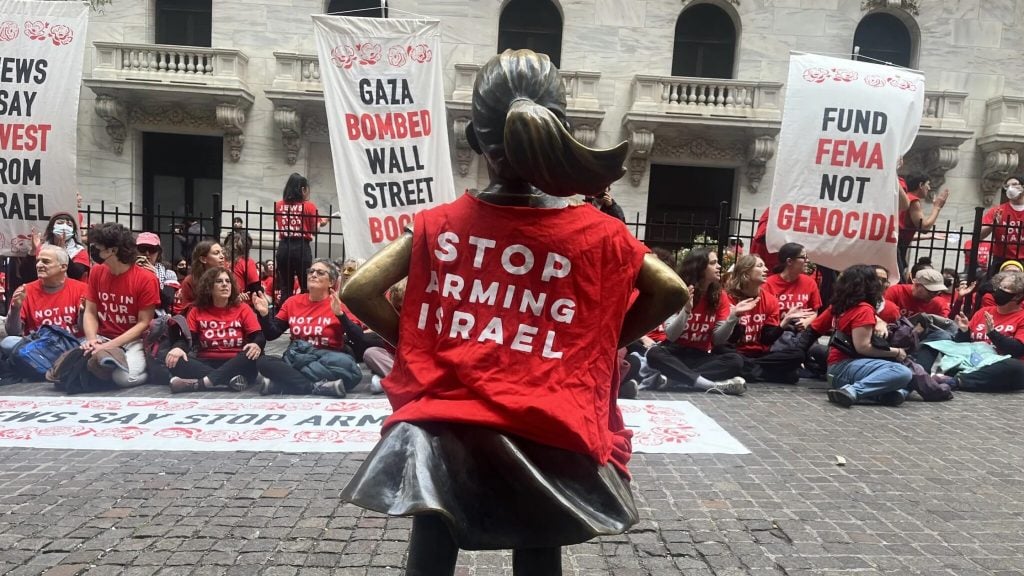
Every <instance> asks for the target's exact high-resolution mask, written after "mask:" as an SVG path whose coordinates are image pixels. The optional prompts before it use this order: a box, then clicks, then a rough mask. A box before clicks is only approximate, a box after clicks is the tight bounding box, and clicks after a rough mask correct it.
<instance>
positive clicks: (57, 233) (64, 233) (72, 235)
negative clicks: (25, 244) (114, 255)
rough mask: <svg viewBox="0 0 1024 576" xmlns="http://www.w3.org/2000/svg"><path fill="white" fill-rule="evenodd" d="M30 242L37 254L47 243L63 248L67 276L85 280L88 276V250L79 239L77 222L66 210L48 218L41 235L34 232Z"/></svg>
mask: <svg viewBox="0 0 1024 576" xmlns="http://www.w3.org/2000/svg"><path fill="white" fill-rule="evenodd" d="M32 244H33V246H34V248H35V253H36V254H37V255H38V254H39V251H40V249H41V248H42V247H43V246H45V245H47V244H49V245H52V246H56V247H58V248H63V249H64V250H65V251H67V253H68V258H69V259H70V262H69V263H68V270H67V275H68V278H72V279H74V280H85V279H86V278H87V277H88V276H89V251H88V250H87V249H86V247H85V245H83V244H82V242H81V241H80V240H79V236H78V224H77V223H76V222H75V217H74V216H72V215H71V214H70V213H68V212H57V213H56V214H54V215H53V217H51V218H50V222H49V223H48V224H47V225H46V230H44V231H43V234H42V236H40V235H38V234H34V235H33V236H32Z"/></svg>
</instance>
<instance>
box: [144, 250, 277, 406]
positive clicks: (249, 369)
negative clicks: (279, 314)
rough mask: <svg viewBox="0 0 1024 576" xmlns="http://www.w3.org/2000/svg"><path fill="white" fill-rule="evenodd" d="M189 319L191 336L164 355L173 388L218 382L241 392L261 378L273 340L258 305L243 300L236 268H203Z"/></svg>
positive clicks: (194, 387) (201, 386)
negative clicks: (265, 330) (259, 367)
mask: <svg viewBox="0 0 1024 576" xmlns="http://www.w3.org/2000/svg"><path fill="white" fill-rule="evenodd" d="M186 321H187V323H188V329H189V332H191V342H189V341H187V340H184V339H180V340H178V341H176V342H175V343H174V347H173V348H171V350H170V351H168V352H167V356H166V358H165V359H164V364H165V365H166V366H167V369H168V370H170V371H171V374H172V375H173V378H171V382H170V385H171V392H173V393H178V392H190V391H195V390H206V389H209V388H214V387H218V386H226V387H228V388H230V389H232V390H235V391H236V392H241V391H242V390H245V388H246V387H247V386H248V385H249V384H251V383H253V382H255V381H256V376H257V371H256V361H257V360H258V359H259V358H260V356H262V355H263V348H264V346H266V344H267V340H266V338H264V337H263V331H262V328H261V327H260V321H259V320H257V319H256V314H255V313H254V312H253V311H252V308H251V307H249V305H248V304H244V303H242V302H241V301H240V299H239V291H238V286H237V285H236V284H235V279H234V278H233V276H232V273H231V271H229V270H227V269H225V268H211V269H209V270H207V271H206V272H205V273H203V276H202V277H201V278H200V279H199V283H198V284H197V285H196V299H195V303H194V304H193V306H192V307H191V308H189V311H188V315H187V316H186ZM190 344H191V345H190Z"/></svg>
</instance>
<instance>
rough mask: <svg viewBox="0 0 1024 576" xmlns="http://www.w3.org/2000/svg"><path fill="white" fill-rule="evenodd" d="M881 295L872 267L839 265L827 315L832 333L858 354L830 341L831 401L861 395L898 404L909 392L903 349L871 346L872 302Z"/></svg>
mask: <svg viewBox="0 0 1024 576" xmlns="http://www.w3.org/2000/svg"><path fill="white" fill-rule="evenodd" d="M881 300H882V283H881V282H879V280H878V275H877V274H876V273H875V269H874V267H873V266H867V265H863V264H857V265H854V266H851V267H849V268H847V269H846V270H843V273H842V274H840V275H839V278H838V279H837V280H836V287H835V292H834V293H833V297H832V306H831V311H832V317H833V318H834V320H833V323H834V327H835V330H836V332H837V334H834V335H833V342H834V341H835V338H836V337H837V336H840V337H842V336H845V338H846V339H847V340H848V341H849V342H850V343H851V344H852V346H853V348H854V349H855V350H856V352H857V354H858V355H859V356H858V357H855V358H851V357H850V356H847V355H846V354H845V353H844V352H843V351H842V350H840V349H839V348H838V347H836V346H835V345H834V344H833V345H830V346H829V352H828V379H829V383H830V384H831V385H832V389H831V390H829V391H828V399H829V401H830V402H834V403H836V404H839V405H840V406H844V407H847V408H849V407H850V406H852V405H854V404H855V403H857V402H859V401H860V400H874V401H877V402H878V403H880V404H886V405H889V406H898V405H899V404H902V403H903V401H904V400H905V399H906V398H907V395H908V394H909V393H910V391H909V388H908V386H909V384H910V379H911V378H912V377H913V374H912V373H911V371H910V368H907V367H906V366H904V365H903V364H902V362H903V361H905V360H906V359H907V351H906V350H904V349H902V348H888V347H886V348H885V349H881V348H875V347H874V346H872V343H871V336H872V333H873V331H874V329H875V323H876V318H875V306H876V303H877V302H880V301H881Z"/></svg>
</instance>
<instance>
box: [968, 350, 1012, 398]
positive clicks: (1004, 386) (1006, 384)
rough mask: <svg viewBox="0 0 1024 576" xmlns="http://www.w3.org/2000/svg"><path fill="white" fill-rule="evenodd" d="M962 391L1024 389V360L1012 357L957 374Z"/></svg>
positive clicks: (1010, 390) (1009, 390)
mask: <svg viewBox="0 0 1024 576" xmlns="http://www.w3.org/2000/svg"><path fill="white" fill-rule="evenodd" d="M957 380H959V381H960V388H958V390H960V391H962V392H1012V391H1014V390H1021V389H1024V362H1021V361H1020V360H1016V359H1014V358H1010V359H1007V360H1002V361H1000V362H996V363H995V364H989V365H988V366H984V367H982V368H979V369H977V370H975V371H974V372H971V373H969V374H960V375H959V376H957Z"/></svg>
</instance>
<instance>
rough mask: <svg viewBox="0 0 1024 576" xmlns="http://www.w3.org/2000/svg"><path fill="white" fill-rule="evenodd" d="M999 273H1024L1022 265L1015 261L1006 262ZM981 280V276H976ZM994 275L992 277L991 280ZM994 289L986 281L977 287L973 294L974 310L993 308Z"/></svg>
mask: <svg viewBox="0 0 1024 576" xmlns="http://www.w3.org/2000/svg"><path fill="white" fill-rule="evenodd" d="M999 272H1024V265H1022V264H1021V263H1020V262H1018V261H1016V260H1007V261H1005V262H1003V263H1002V264H1001V265H1000V266H999ZM997 274H998V272H997ZM978 277H979V278H981V276H980V275H979V276H978ZM994 277H995V275H993V278H994ZM994 292H995V287H994V285H993V284H992V280H991V279H990V280H986V281H984V282H982V283H981V284H980V285H979V286H978V291H977V293H976V294H975V308H974V310H976V311H977V310H981V309H982V308H986V307H990V306H995V305H996V300H995V297H994V296H993V294H994Z"/></svg>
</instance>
